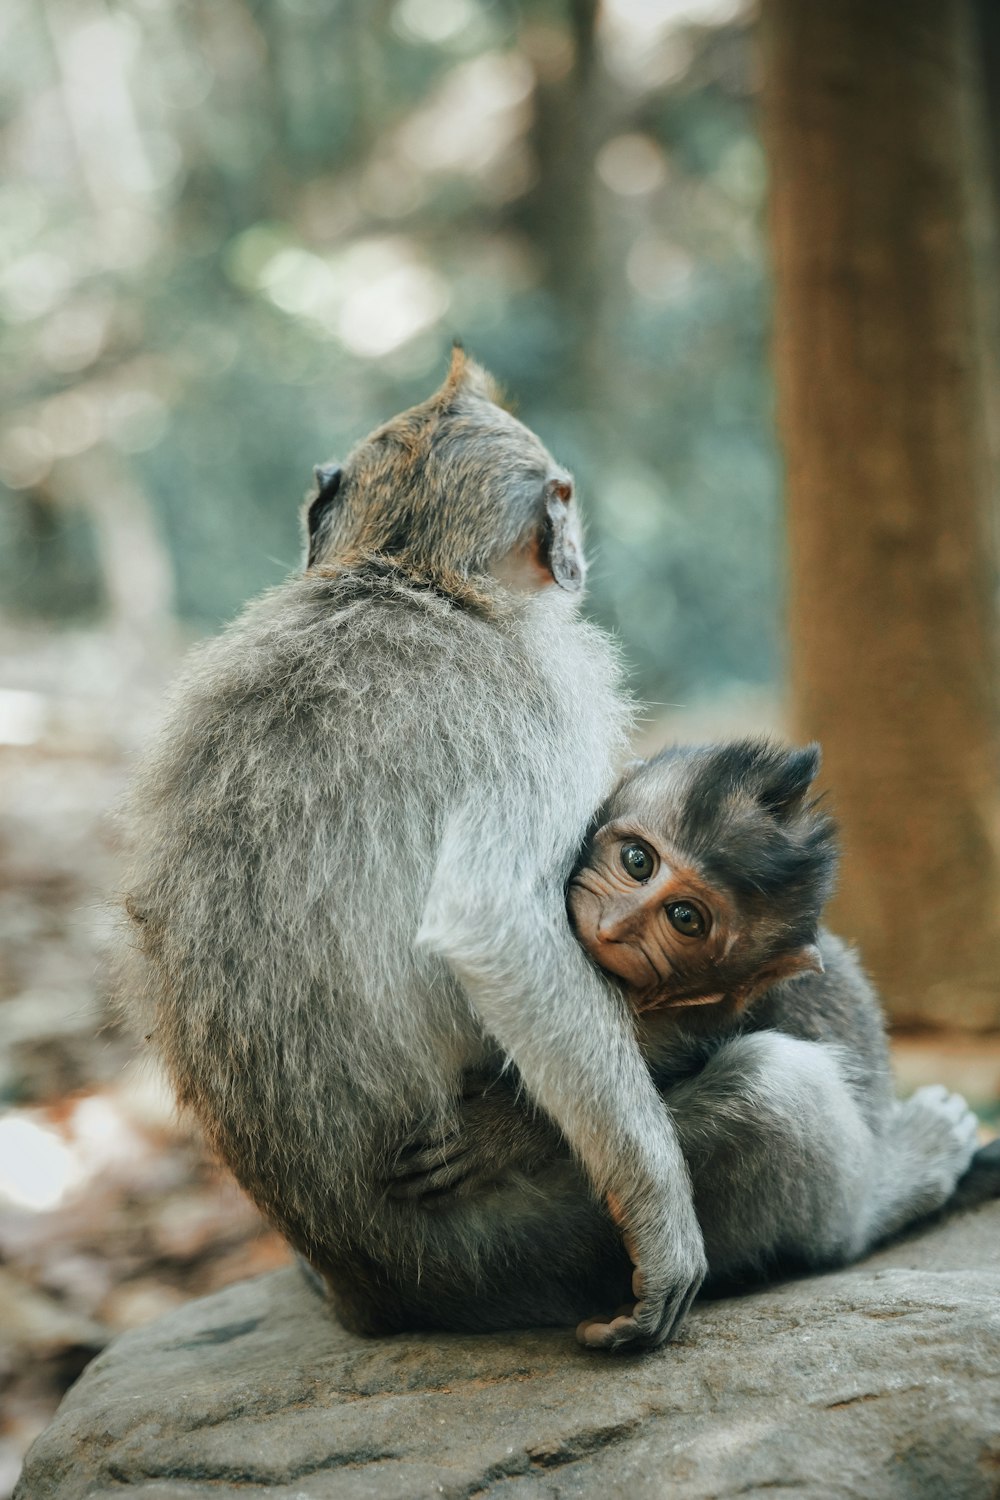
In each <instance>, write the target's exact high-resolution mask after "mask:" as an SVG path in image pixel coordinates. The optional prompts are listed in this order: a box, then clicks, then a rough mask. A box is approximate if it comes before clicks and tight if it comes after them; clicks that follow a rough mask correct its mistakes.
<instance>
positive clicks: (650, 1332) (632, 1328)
mask: <svg viewBox="0 0 1000 1500" xmlns="http://www.w3.org/2000/svg"><path fill="white" fill-rule="evenodd" d="M638 1280H639V1272H638V1271H636V1273H635V1277H634V1281H638ZM640 1284H641V1283H640ZM700 1286H701V1277H700V1276H699V1277H698V1279H697V1280H696V1281H694V1282H693V1283H691V1282H689V1283H685V1284H679V1285H675V1286H673V1287H671V1288H670V1289H669V1291H668V1293H667V1295H666V1297H665V1298H663V1299H662V1300H661V1299H659V1298H657V1299H655V1300H654V1299H652V1298H650V1299H642V1298H640V1299H639V1300H638V1301H637V1302H635V1303H633V1304H628V1303H626V1304H625V1306H624V1307H620V1308H618V1310H617V1312H616V1313H615V1314H614V1316H613V1317H611V1318H602V1317H595V1318H585V1319H584V1320H583V1322H582V1323H580V1324H578V1325H577V1330H576V1337H577V1341H578V1342H579V1343H581V1344H582V1345H583V1346H584V1348H585V1349H605V1350H609V1351H614V1350H618V1349H622V1350H625V1349H634V1350H636V1351H637V1352H638V1351H639V1350H643V1349H655V1348H657V1347H658V1346H659V1345H660V1344H664V1343H666V1341H667V1340H668V1339H670V1338H673V1336H674V1334H675V1333H676V1332H677V1330H678V1329H679V1328H680V1326H681V1324H682V1323H683V1321H684V1319H685V1318H686V1317H687V1315H688V1311H689V1309H690V1307H691V1303H692V1302H693V1301H694V1299H695V1297H696V1296H697V1294H698V1289H699V1287H700ZM635 1289H636V1288H635V1286H633V1290H635Z"/></svg>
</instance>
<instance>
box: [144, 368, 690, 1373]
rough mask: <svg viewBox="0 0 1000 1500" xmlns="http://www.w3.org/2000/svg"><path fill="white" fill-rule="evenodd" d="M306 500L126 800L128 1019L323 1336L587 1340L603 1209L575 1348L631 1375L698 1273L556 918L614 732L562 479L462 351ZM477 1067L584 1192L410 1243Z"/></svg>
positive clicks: (612, 1009) (663, 1126)
mask: <svg viewBox="0 0 1000 1500" xmlns="http://www.w3.org/2000/svg"><path fill="white" fill-rule="evenodd" d="M318 477H319V493H318V495H317V496H316V498H315V499H314V500H313V502H312V504H311V505H310V508H309V533H310V550H309V566H308V568H307V571H306V573H305V575H304V576H302V577H296V578H292V579H290V580H289V581H288V582H287V583H285V584H282V585H281V586H280V587H278V588H276V589H274V590H272V591H271V592H270V593H268V594H266V595H265V596H264V597H263V598H262V599H260V600H258V601H257V602H256V603H254V604H252V605H251V606H250V607H249V608H248V609H247V610H246V611H245V613H244V614H243V615H242V616H241V617H240V619H238V620H237V621H236V622H235V624H234V625H233V626H232V627H231V628H230V629H229V630H228V631H227V632H225V634H224V635H223V636H222V637H221V638H220V639H219V640H217V641H215V642H213V643H212V644H210V645H209V646H207V647H206V648H203V649H202V650H201V651H200V653H199V654H198V655H197V657H196V658H195V661H194V663H193V665H192V667H191V669H190V670H189V671H188V673H187V675H186V677H185V678H184V680H183V681H182V683H181V685H180V687H179V689H178V691H177V693H176V696H175V699H174V704H173V709H172V712H171V714H170V716H169V718H168V722H167V724H166V726H165V728H164V730H163V732H162V734H161V737H160V740H159V743H158V745H157V747H156V748H155V750H154V752H153V754H152V755H151V756H150V758H149V760H148V762H147V764H146V765H145V767H144V768H143V769H142V770H141V771H140V773H139V775H138V777H137V778H136V782H135V785H134V789H133V795H132V800H131V812H130V841H131V847H132V850H133V870H132V876H131V880H130V882H129V885H128V891H129V894H128V897H127V900H126V906H127V909H128V912H129V915H130V917H131V919H132V922H133V925H134V938H133V941H132V944H131V948H130V955H129V958H128V962H127V967H126V973H125V976H124V986H123V995H124V998H125V1002H126V1004H132V1005H135V1006H137V1007H138V1008H139V1013H140V1019H141V1021H142V1022H143V1024H144V1026H145V1029H146V1030H147V1031H149V1032H151V1033H152V1036H153V1039H154V1043H155V1045H156V1046H157V1048H158V1049H159V1051H160V1052H161V1053H162V1056H163V1058H164V1059H165V1062H166V1064H167V1067H168V1069H169V1071H170V1073H171V1075H172V1077H173V1080H174V1083H175V1085H176V1087H177V1090H178V1093H179V1095H180V1098H181V1100H182V1101H183V1102H184V1103H186V1104H189V1105H190V1106H192V1107H193V1109H194V1110H195V1112H196V1114H197V1115H198V1117H199V1119H200V1120H201V1122H202V1124H203V1126H204V1128H205V1129H206V1131H207V1133H208V1135H209V1138H210V1139H211V1141H212V1142H213V1144H214V1145H215V1146H216V1148H217V1149H218V1151H219V1152H220V1154H221V1155H222V1156H223V1157H224V1159H225V1160H226V1161H227V1162H228V1164H229V1165H230V1167H231V1168H232V1170H233V1171H234V1173H235V1174H236V1176H237V1177H238V1179H239V1180H240V1182H241V1183H242V1184H243V1185H244V1187H245V1188H246V1189H247V1191H248V1192H249V1193H250V1194H251V1196H252V1197H253V1198H254V1199H255V1200H256V1201H257V1203H258V1204H260V1206H261V1207H262V1208H263V1209H264V1210H265V1212H266V1213H267V1214H268V1215H269V1216H270V1217H271V1218H272V1219H273V1220H274V1221H275V1222H276V1223H277V1224H278V1225H279V1226H280V1227H281V1228H282V1229H283V1230H284V1232H285V1233H286V1234H287V1236H288V1237H289V1239H290V1240H291V1241H292V1243H293V1244H294V1245H295V1246H296V1247H297V1248H298V1249H299V1250H300V1251H301V1252H302V1253H303V1254H304V1255H305V1256H306V1257H307V1258H308V1259H309V1261H310V1262H311V1263H312V1264H313V1265H314V1266H315V1267H316V1268H317V1269H318V1270H320V1271H321V1272H323V1273H324V1274H325V1275H326V1277H327V1280H328V1281H329V1283H330V1285H331V1287H332V1289H333V1291H334V1295H335V1299H336V1301H337V1305H338V1308H339V1310H340V1311H341V1314H342V1315H343V1316H344V1318H345V1320H346V1321H347V1322H348V1323H349V1324H350V1325H351V1326H354V1327H356V1328H358V1329H360V1330H362V1331H367V1332H388V1331H394V1330H396V1329H402V1328H408V1327H409V1328H412V1327H435V1326H436V1327H447V1328H467V1329H484V1328H497V1327H509V1326H516V1325H518V1324H528V1323H533V1322H549V1323H551V1322H568V1321H572V1320H575V1319H576V1318H579V1317H582V1316H584V1315H586V1314H593V1313H595V1312H598V1311H605V1310H607V1309H608V1308H609V1307H610V1306H613V1305H614V1301H615V1300H620V1295H621V1293H622V1291H623V1285H622V1283H623V1280H624V1282H625V1284H626V1285H627V1272H628V1269H629V1267H628V1262H627V1260H624V1258H623V1252H622V1250H621V1242H622V1235H621V1233H620V1232H619V1231H618V1230H616V1229H615V1226H614V1224H613V1223H612V1220H611V1217H610V1215H609V1213H608V1211H607V1209H606V1208H605V1206H604V1205H605V1204H606V1203H610V1204H611V1205H612V1207H613V1209H614V1214H615V1217H616V1218H617V1220H618V1222H619V1225H620V1226H621V1230H623V1231H624V1234H625V1238H626V1240H627V1243H628V1245H629V1247H630V1249H631V1251H632V1252H633V1254H634V1256H635V1259H636V1262H637V1264H638V1266H639V1268H640V1269H639V1275H640V1276H641V1282H640V1281H638V1280H637V1282H636V1289H637V1291H638V1290H639V1289H641V1294H642V1295H641V1300H640V1301H639V1302H638V1303H637V1304H636V1307H635V1310H634V1316H633V1317H631V1318H624V1319H617V1320H616V1321H615V1323H614V1326H613V1327H612V1326H611V1325H610V1323H608V1322H600V1323H598V1324H597V1325H596V1326H593V1325H592V1326H591V1327H590V1328H589V1329H588V1332H587V1342H588V1343H597V1344H603V1345H605V1346H613V1345H616V1344H619V1343H629V1342H644V1343H656V1342H659V1341H660V1340H661V1339H663V1338H665V1337H667V1336H668V1335H669V1334H670V1332H671V1331H672V1330H673V1329H674V1328H675V1327H676V1325H677V1323H678V1322H679V1320H680V1319H681V1318H682V1317H683V1315H684V1312H685V1311H686V1309H687V1307H688V1305H689V1303H690V1300H691V1298H692V1296H693V1295H694V1293H695V1291H696V1290H697V1287H698V1285H699V1283H700V1281H701V1278H702V1276H703V1274H704V1254H703V1249H702V1242H701V1234H700V1231H699V1229H698V1225H697V1221H696V1219H695V1216H694V1210H693V1207H692V1202H691V1193H690V1187H689V1183H688V1178H687V1173H686V1169H685V1167H684V1163H683V1160H682V1158H681V1154H680V1150H679V1148H678V1145H677V1142H676V1139H675V1136H674V1134H673V1130H672V1127H671V1125H670V1122H669V1119H668V1116H667V1114H666V1111H665V1110H664V1107H663V1105H662V1103H661V1101H660V1099H659V1098H658V1096H657V1094H656V1091H655V1090H654V1088H653V1085H652V1082H651V1080H650V1076H649V1073H648V1070H647V1068H646V1066H645V1064H644V1062H643V1060H642V1057H641V1055H640V1053H639V1050H638V1046H637V1044H636V1041H635V1038H634V1035H633V1031H632V1028H631V1026H630V1023H629V1020H628V1017H627V1015H626V1013H625V1011H624V1008H623V1002H622V1001H621V999H620V997H619V996H618V994H617V993H616V992H615V991H613V990H612V989H611V988H610V987H609V986H608V985H607V984H606V983H605V982H604V980H603V979H602V978H601V977H600V976H599V975H598V973H597V972H596V970H595V969H594V968H593V967H592V966H591V965H590V963H589V961H588V960H587V959H586V958H585V956H584V955H583V953H582V952H581V950H580V948H579V947H578V945H577V944H576V942H575V941H574V939H573V937H572V935H571V933H570V929H569V926H568V922H567V919H566V914H565V908H564V888H565V883H566V880H567V877H568V875H569V873H570V870H571V867H572V864H573V861H574V858H575V856H576V854H577V850H578V848H579V846H580V843H581V840H582V838H583V835H584V832H585V829H586V826H587V823H588V821H589V819H590V817H591V815H592V813H593V812H594V810H595V808H596V807H597V805H598V803H599V802H600V800H601V799H602V797H603V795H604V794H605V793H606V791H607V790H608V788H609V785H610V783H611V780H612V777H613V772H614V762H615V759H616V756H617V755H618V753H619V752H620V749H621V746H622V742H623V727H624V722H625V717H626V715H625V710H624V708H623V705H622V701H621V699H620V697H619V695H618V690H617V672H616V669H615V665H614V660H613V656H612V655H611V654H610V653H609V650H608V647H607V644H606V642H605V641H604V639H603V638H602V637H601V635H600V634H599V633H598V632H596V631H594V630H593V629H592V628H591V627H590V626H588V625H586V624H584V623H583V622H582V621H580V620H579V619H578V618H577V615H576V602H577V596H578V594H579V590H580V588H581V585H582V575H583V565H582V558H581V555H580V550H579V534H578V528H577V522H576V519H575V507H574V504H573V500H572V489H571V485H570V480H569V476H568V475H567V474H566V473H565V472H564V471H563V470H562V469H560V468H559V467H558V465H556V464H555V462H554V461H553V459H552V458H551V456H550V455H549V454H548V453H547V451H546V450H545V448H544V447H543V446H542V444H541V443H540V442H539V440H538V439H537V438H536V437H535V436H534V435H533V434H532V433H530V432H529V431H528V430H527V429H526V428H525V427H523V426H522V425H521V424H520V423H519V422H517V421H516V420H515V419H514V418H513V417H511V416H510V415H509V414H508V413H507V412H505V411H503V410H502V409H501V408H500V407H499V406H497V405H496V404H495V402H494V400H493V392H492V389H491V387H490V385H489V382H488V377H486V376H485V375H484V374H483V372H482V371H480V370H479V369H478V368H477V367H476V366H474V365H472V364H469V363H467V362H466V360H465V358H464V356H463V355H462V354H461V352H460V351H457V352H456V355H455V358H454V360H453V363H452V368H451V372H450V374H449V377H448V379H447V381H446V382H445V384H444V386H443V387H442V389H441V390H440V391H439V392H438V393H437V394H436V395H435V396H433V397H431V398H430V400H429V401H427V402H425V403H423V404H422V405H421V406H418V407H415V408H414V409H413V410H411V411H409V412H405V413H404V414H403V415H402V416H400V417H397V418H395V419H394V420H393V421H391V422H389V423H388V424H387V425H386V426H384V427H382V428H380V429H379V430H378V431H376V432H375V433H373V434H372V435H371V437H369V438H367V439H366V440H365V441H364V442H363V443H361V444H360V445H359V446H358V447H357V448H356V449H355V450H354V452H353V453H352V454H351V455H350V457H349V458H348V460H347V462H346V463H345V465H344V467H343V469H342V470H327V471H321V472H320V473H319V475H318ZM505 1058H509V1059H510V1060H511V1061H512V1062H513V1063H514V1064H515V1065H516V1069H517V1071H518V1073H519V1075H520V1078H521V1079H522V1080H523V1083H524V1086H525V1087H526V1088H527V1090H528V1091H529V1093H530V1094H531V1095H532V1097H533V1098H534V1100H535V1101H536V1102H537V1103H538V1104H539V1105H540V1106H541V1108H542V1109H543V1110H544V1111H545V1112H546V1114H547V1115H548V1116H549V1117H551V1119H552V1120H553V1121H554V1122H555V1123H556V1124H557V1125H558V1126H559V1128H560V1130H561V1131H562V1133H563V1135H564V1137H565V1139H566V1140H567V1141H568V1142H569V1143H570V1145H571V1146H572V1148H573V1152H574V1155H575V1158H576V1161H577V1162H578V1163H580V1164H581V1165H582V1168H583V1170H584V1172H585V1174H586V1179H589V1184H590V1189H589V1190H588V1187H587V1182H586V1180H585V1179H584V1178H583V1177H581V1175H580V1173H579V1171H578V1169H577V1166H576V1165H575V1164H574V1162H573V1160H572V1159H571V1158H570V1156H569V1153H567V1152H566V1151H565V1150H563V1151H560V1150H558V1149H554V1150H553V1151H551V1152H549V1153H545V1155H544V1159H543V1160H540V1162H539V1166H538V1170H537V1175H536V1176H534V1177H532V1178H531V1179H526V1178H525V1177H524V1175H523V1173H520V1172H517V1171H513V1172H511V1173H509V1174H506V1175H504V1174H501V1176H500V1179H499V1180H498V1181H497V1183H495V1184H494V1185H492V1186H490V1187H488V1188H485V1189H483V1190H482V1191H481V1192H479V1193H478V1194H473V1195H472V1196H470V1197H468V1198H465V1199H461V1198H459V1199H451V1200H449V1201H447V1202H442V1203H441V1204H439V1206H438V1207H437V1208H436V1209H435V1208H434V1206H433V1204H431V1205H430V1206H428V1204H427V1203H426V1202H425V1203H423V1204H416V1205H413V1204H411V1203H408V1202H406V1201H400V1200H399V1199H397V1198H393V1197H390V1196H389V1194H388V1193H387V1192H386V1189H385V1182H386V1178H387V1175H388V1174H389V1171H390V1168H391V1166H392V1164H393V1160H394V1157H395V1154H396V1152H397V1151H398V1148H399V1145H400V1143H401V1141H403V1140H404V1139H405V1138H406V1136H407V1134H408V1133H410V1132H412V1131H414V1130H421V1131H423V1132H424V1134H426V1128H427V1125H428V1122H430V1123H431V1128H432V1129H433V1126H434V1122H440V1128H441V1130H442V1131H444V1130H446V1128H447V1121H448V1119H449V1117H450V1115H451V1113H452V1111H453V1108H454V1104H455V1101H456V1099H457V1097H458V1095H459V1093H460V1091H461V1089H462V1087H463V1079H468V1077H469V1076H470V1075H477V1074H487V1075H489V1074H495V1073H496V1072H497V1071H498V1069H499V1067H500V1066H502V1063H503V1061H504V1059H505ZM498 1099H499V1101H500V1104H499V1108H500V1110H501V1114H502V1090H501V1092H500V1094H499V1095H498ZM498 1129H499V1132H500V1134H502V1118H501V1120H500V1123H499V1127H498ZM498 1139H499V1137H498ZM498 1149H499V1147H498ZM623 1272H625V1273H626V1275H625V1276H624V1278H623Z"/></svg>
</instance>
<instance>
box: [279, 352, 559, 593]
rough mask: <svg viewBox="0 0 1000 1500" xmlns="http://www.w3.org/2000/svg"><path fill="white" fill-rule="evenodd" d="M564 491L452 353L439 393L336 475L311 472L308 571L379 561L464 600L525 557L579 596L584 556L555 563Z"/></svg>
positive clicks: (481, 378)
mask: <svg viewBox="0 0 1000 1500" xmlns="http://www.w3.org/2000/svg"><path fill="white" fill-rule="evenodd" d="M571 493H572V486H571V481H570V477H569V475H568V474H567V473H566V472H565V470H563V469H562V468H560V466H559V465H557V464H556V462H555V460H554V459H553V458H552V456H551V454H549V452H548V451H547V449H546V448H545V447H544V445H543V444H542V443H541V442H540V440H539V439H538V438H537V437H536V436H535V435H534V433H532V432H530V431H529V430H528V428H527V427H525V426H524V425H523V423H521V422H519V421H518V420H517V419H516V417H513V416H511V414H510V412H508V411H506V410H504V408H503V407H502V406H501V405H500V404H499V393H498V390H497V388H496V386H495V384H494V382H493V380H492V378H491V377H490V376H489V375H488V374H487V373H486V371H485V370H483V369H482V368H481V367H480V366H479V365H477V364H476V363H475V362H474V361H472V360H470V359H469V358H468V357H467V355H466V354H465V352H464V350H463V349H462V348H461V347H460V346H458V345H456V347H455V349H454V351H453V354H452V360H451V368H450V370H449V372H448V376H447V379H446V380H445V382H444V384H443V385H442V386H441V388H440V390H438V391H436V392H435V393H434V395H433V396H431V397H429V398H428V399H427V400H426V401H423V402H421V403H420V404H419V405H418V406H414V407H411V408H410V410H408V411H405V412H402V413H401V414H400V415H399V416H397V417H393V418H392V420H391V421H389V422H386V423H385V424H384V425H383V426H381V427H378V428H376V430H375V431H374V432H373V433H371V434H370V435H369V436H368V437H366V438H365V439H363V441H362V442H360V443H359V444H358V445H357V446H356V447H355V448H354V449H353V451H352V452H351V453H350V454H349V455H348V458H347V459H346V461H345V462H344V464H343V466H342V467H336V466H330V467H323V468H320V469H317V470H316V491H315V493H314V494H313V495H312V496H311V498H310V499H309V501H308V502H307V508H306V527H307V531H308V562H307V566H308V567H309V568H310V569H315V570H320V571H322V570H333V571H336V572H340V571H343V570H345V569H348V568H352V567H357V566H358V565H359V564H362V563H373V562H374V563H377V564H379V565H381V566H383V567H389V568H391V569H393V570H394V571H396V572H398V573H400V574H402V575H404V576H405V577H406V578H408V579H410V580H411V581H417V582H426V583H430V584H434V585H437V586H438V587H441V588H443V589H444V590H445V591H446V592H448V593H451V594H455V595H459V596H465V597H466V598H471V597H475V596H476V593H477V590H476V586H475V580H477V579H483V578H484V577H485V576H487V575H489V574H491V573H494V572H495V570H496V569H497V567H498V565H499V564H500V563H501V562H502V561H503V560H504V559H506V558H509V557H510V556H511V554H513V553H516V552H518V551H519V550H523V551H528V552H531V553H532V555H533V557H535V559H536V562H537V565H538V566H539V567H540V568H541V569H543V570H544V571H545V572H546V578H545V581H547V582H551V581H552V580H553V578H554V579H555V581H556V582H558V583H560V584H561V585H562V586H563V587H566V588H570V589H571V590H575V589H577V588H579V587H580V585H581V583H582V576H583V575H582V562H581V560H580V557H579V550H578V548H577V549H576V556H575V557H574V558H573V559H572V560H571V561H570V563H569V565H568V566H567V565H566V562H565V559H564V557H563V556H562V555H561V547H562V542H563V537H562V529H563V527H562V522H563V512H566V511H567V510H568V498H569V496H570V495H571ZM570 524H574V525H575V521H574V522H572V523H570Z"/></svg>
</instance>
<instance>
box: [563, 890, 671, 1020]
mask: <svg viewBox="0 0 1000 1500" xmlns="http://www.w3.org/2000/svg"><path fill="white" fill-rule="evenodd" d="M566 906H567V910H568V912H569V919H570V925H571V926H572V928H573V931H574V932H575V933H576V936H577V941H578V942H579V943H580V946H581V947H582V948H583V949H584V951H585V952H586V953H587V954H588V955H589V956H590V957H591V958H592V959H593V961H594V963H595V964H597V966H598V968H600V969H603V970H604V972H605V973H606V974H611V975H612V976H613V977H614V978H615V979H623V980H624V981H625V983H626V984H627V985H628V987H629V989H630V990H631V991H632V992H633V994H634V998H635V1000H636V1001H637V1002H638V1003H640V1004H641V1005H642V1007H643V1008H645V1007H646V1004H648V1003H649V1002H648V999H647V997H653V998H655V997H656V996H657V995H658V994H659V993H660V992H662V990H663V988H664V986H665V984H666V983H667V982H668V980H667V978H666V977H665V976H664V975H663V974H662V973H661V971H660V969H659V968H658V967H657V965H656V963H655V962H654V961H653V959H652V958H651V957H650V955H649V954H648V953H647V952H646V951H645V949H644V948H643V946H642V944H641V943H640V942H638V941H637V940H636V938H635V937H634V936H633V935H630V936H629V937H628V938H624V939H617V940H612V939H609V938H602V937H601V936H600V932H599V924H600V916H601V909H602V897H601V893H599V892H597V891H594V890H592V889H591V887H590V886H589V885H588V884H587V881H586V878H585V875H582V874H581V875H575V876H574V877H573V879H572V880H571V881H570V884H569V891H568V892H567V896H566Z"/></svg>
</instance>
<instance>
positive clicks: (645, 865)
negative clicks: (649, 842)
mask: <svg viewBox="0 0 1000 1500" xmlns="http://www.w3.org/2000/svg"><path fill="white" fill-rule="evenodd" d="M621 862H622V869H623V870H624V871H625V873H626V875H631V877H632V879H633V880H648V879H649V877H650V875H652V873H653V870H654V869H655V867H656V861H655V860H654V858H653V855H652V853H651V851H650V850H649V849H647V848H646V845H645V844H639V843H631V844H623V845H622V852H621Z"/></svg>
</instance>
